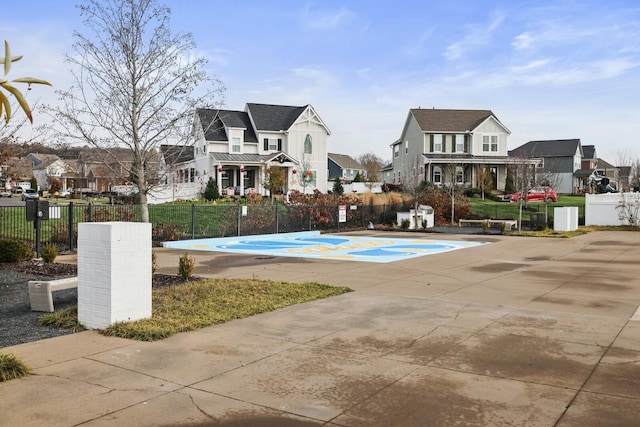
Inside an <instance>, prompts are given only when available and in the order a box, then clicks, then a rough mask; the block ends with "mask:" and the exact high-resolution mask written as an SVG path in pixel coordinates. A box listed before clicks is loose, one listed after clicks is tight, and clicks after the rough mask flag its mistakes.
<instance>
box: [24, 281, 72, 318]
mask: <svg viewBox="0 0 640 427" xmlns="http://www.w3.org/2000/svg"><path fill="white" fill-rule="evenodd" d="M77 287H78V278H77V277H66V278H64V279H55V280H29V302H30V303H31V311H48V312H50V313H51V312H53V295H52V293H53V292H54V291H61V290H64V289H71V288H77Z"/></svg>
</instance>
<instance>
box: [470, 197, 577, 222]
mask: <svg viewBox="0 0 640 427" xmlns="http://www.w3.org/2000/svg"><path fill="white" fill-rule="evenodd" d="M469 201H470V202H471V212H472V215H473V216H474V217H475V218H479V219H482V218H489V219H518V218H519V215H520V212H519V209H520V207H519V205H518V203H510V202H502V201H500V202H496V201H493V200H489V199H486V200H481V199H478V198H471V199H469ZM584 205H585V198H584V196H558V201H557V202H555V203H550V204H548V205H547V206H546V209H547V214H548V216H549V218H553V208H556V207H569V206H576V207H577V208H578V216H581V217H582V216H584ZM544 211H545V204H544V203H541V202H533V203H529V204H528V205H527V206H525V207H523V209H522V219H526V220H528V219H529V217H530V216H531V215H532V214H533V213H535V212H544Z"/></svg>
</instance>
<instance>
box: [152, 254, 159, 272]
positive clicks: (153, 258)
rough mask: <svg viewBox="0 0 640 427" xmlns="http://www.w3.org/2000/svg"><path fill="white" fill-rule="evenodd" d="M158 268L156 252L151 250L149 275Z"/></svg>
mask: <svg viewBox="0 0 640 427" xmlns="http://www.w3.org/2000/svg"><path fill="white" fill-rule="evenodd" d="M157 270H158V254H156V253H155V252H153V251H151V275H154V274H156V271H157Z"/></svg>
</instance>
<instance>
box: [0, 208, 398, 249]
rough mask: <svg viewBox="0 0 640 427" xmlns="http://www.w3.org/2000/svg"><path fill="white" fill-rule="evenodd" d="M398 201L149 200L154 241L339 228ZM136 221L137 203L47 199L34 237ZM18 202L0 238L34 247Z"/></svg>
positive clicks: (378, 216)
mask: <svg viewBox="0 0 640 427" xmlns="http://www.w3.org/2000/svg"><path fill="white" fill-rule="evenodd" d="M406 209H408V206H406V205H404V204H403V203H398V204H386V205H362V204H358V205H345V206H343V207H340V206H337V205H309V206H301V205H252V204H249V205H247V204H217V205H216V204H193V203H180V204H163V205H153V206H149V220H150V222H151V224H152V236H153V237H152V238H153V240H154V241H155V242H162V241H171V240H180V239H195V238H209V237H228V236H247V235H253V234H272V233H273V234H276V233H289V232H295V231H310V230H341V229H354V228H363V227H366V226H367V225H368V224H369V222H372V223H374V224H391V223H392V222H394V221H395V220H396V213H397V212H398V211H403V210H406ZM106 221H134V222H136V221H141V210H140V206H139V205H102V204H91V203H90V204H74V203H69V204H68V205H54V204H50V205H49V219H48V220H42V221H40V233H39V234H40V243H41V244H47V243H54V244H56V245H57V246H59V247H60V248H65V249H69V250H73V249H75V246H76V244H77V237H78V223H79V222H106ZM34 225H35V223H34V222H33V221H28V220H27V218H26V210H25V207H23V206H11V207H9V206H5V207H0V238H5V239H15V240H20V241H23V242H25V243H27V244H29V245H31V246H32V247H34V248H35V247H36V229H35V226H34Z"/></svg>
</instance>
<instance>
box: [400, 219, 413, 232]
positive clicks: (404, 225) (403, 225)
mask: <svg viewBox="0 0 640 427" xmlns="http://www.w3.org/2000/svg"><path fill="white" fill-rule="evenodd" d="M410 225H411V220H409V219H407V218H405V219H403V220H402V222H401V223H400V228H402V229H403V230H408V229H409V226H410Z"/></svg>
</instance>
